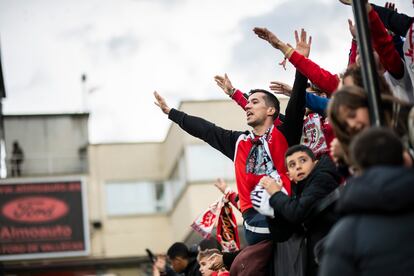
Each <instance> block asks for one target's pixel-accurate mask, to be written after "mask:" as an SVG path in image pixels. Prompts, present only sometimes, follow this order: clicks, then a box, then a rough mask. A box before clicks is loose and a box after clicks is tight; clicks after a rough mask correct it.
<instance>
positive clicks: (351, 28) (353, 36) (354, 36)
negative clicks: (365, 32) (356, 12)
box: [348, 19, 357, 39]
mask: <svg viewBox="0 0 414 276" xmlns="http://www.w3.org/2000/svg"><path fill="white" fill-rule="evenodd" d="M348 27H349V32H350V33H351V35H352V38H353V39H356V35H357V31H356V28H355V25H354V24H353V22H352V20H351V19H348Z"/></svg>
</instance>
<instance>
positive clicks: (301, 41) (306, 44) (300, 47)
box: [295, 28, 312, 57]
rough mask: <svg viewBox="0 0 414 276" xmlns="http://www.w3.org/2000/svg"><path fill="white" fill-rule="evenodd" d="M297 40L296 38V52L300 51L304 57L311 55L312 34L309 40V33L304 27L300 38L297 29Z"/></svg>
mask: <svg viewBox="0 0 414 276" xmlns="http://www.w3.org/2000/svg"><path fill="white" fill-rule="evenodd" d="M295 40H296V48H295V50H296V52H298V53H300V54H301V55H303V56H304V57H309V53H310V49H311V44H312V36H309V40H308V41H307V33H306V31H305V30H304V29H303V28H302V29H301V31H300V38H299V34H298V31H295Z"/></svg>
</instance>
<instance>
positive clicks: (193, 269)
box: [184, 258, 201, 276]
mask: <svg viewBox="0 0 414 276" xmlns="http://www.w3.org/2000/svg"><path fill="white" fill-rule="evenodd" d="M184 275H185V276H201V272H200V265H199V264H198V262H197V260H196V259H195V258H191V259H190V260H189V263H188V265H187V267H186V268H185V270H184Z"/></svg>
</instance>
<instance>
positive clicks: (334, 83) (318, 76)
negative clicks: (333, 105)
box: [253, 28, 340, 94]
mask: <svg viewBox="0 0 414 276" xmlns="http://www.w3.org/2000/svg"><path fill="white" fill-rule="evenodd" d="M253 31H254V32H255V33H256V34H257V36H259V37H260V38H261V39H263V40H266V41H268V42H269V43H270V45H272V46H273V47H274V48H276V49H278V50H280V51H281V52H282V53H283V54H284V55H285V57H286V58H288V59H289V61H290V63H292V64H293V65H294V66H295V67H296V69H297V70H299V72H301V73H302V74H303V75H305V76H306V77H307V78H309V80H310V81H311V82H312V83H313V84H315V85H316V86H318V87H319V88H320V89H322V90H323V91H326V92H327V93H328V94H332V93H333V92H334V91H336V89H337V88H338V85H339V82H340V80H339V77H338V76H337V75H335V74H332V73H330V72H328V71H326V70H324V69H322V68H321V67H320V66H319V65H317V64H316V63H314V62H313V61H311V60H310V59H308V58H307V56H308V55H309V52H308V55H306V53H304V52H298V51H294V50H293V49H292V48H291V47H290V46H289V45H288V44H286V43H284V42H283V41H281V40H280V39H279V38H277V37H276V36H275V35H274V34H273V33H272V32H270V31H269V30H268V29H266V28H254V29H253ZM302 35H305V36H306V32H304V30H303V29H302V32H301V36H302ZM295 37H298V35H297V32H296V33H295ZM311 41H312V40H311V38H309V43H308V44H309V45H310V44H311ZM297 50H298V49H297Z"/></svg>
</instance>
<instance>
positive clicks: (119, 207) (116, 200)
mask: <svg viewBox="0 0 414 276" xmlns="http://www.w3.org/2000/svg"><path fill="white" fill-rule="evenodd" d="M164 194H165V193H164V185H163V184H157V183H153V182H141V181H140V182H119V183H116V182H112V183H107V184H106V209H107V214H108V215H110V216H116V215H132V214H150V213H155V212H159V211H163V210H165V204H164Z"/></svg>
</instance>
